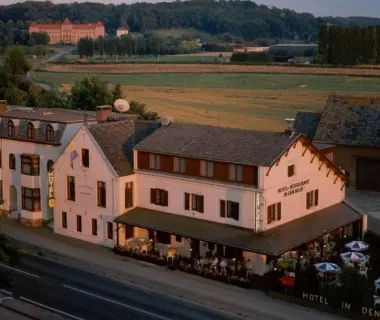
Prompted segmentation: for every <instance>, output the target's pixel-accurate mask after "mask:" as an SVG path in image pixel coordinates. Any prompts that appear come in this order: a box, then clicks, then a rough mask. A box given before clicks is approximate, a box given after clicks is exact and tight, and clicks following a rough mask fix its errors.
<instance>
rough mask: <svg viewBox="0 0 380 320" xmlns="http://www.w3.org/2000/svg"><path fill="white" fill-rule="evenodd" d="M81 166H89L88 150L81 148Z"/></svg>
mask: <svg viewBox="0 0 380 320" xmlns="http://www.w3.org/2000/svg"><path fill="white" fill-rule="evenodd" d="M82 167H84V168H89V167H90V150H88V149H82Z"/></svg>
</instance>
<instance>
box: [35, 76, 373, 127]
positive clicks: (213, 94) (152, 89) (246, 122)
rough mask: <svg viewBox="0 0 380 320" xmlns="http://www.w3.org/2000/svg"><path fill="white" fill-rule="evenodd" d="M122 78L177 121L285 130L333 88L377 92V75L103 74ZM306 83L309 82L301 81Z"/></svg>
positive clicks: (62, 79) (49, 79)
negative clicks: (287, 121) (299, 113)
mask: <svg viewBox="0 0 380 320" xmlns="http://www.w3.org/2000/svg"><path fill="white" fill-rule="evenodd" d="M83 76H84V74H76V73H70V74H68V73H62V74H59V73H45V72H42V73H41V72H38V73H37V77H38V79H39V80H40V81H44V82H46V83H50V84H52V83H53V84H56V85H61V84H64V85H63V86H62V88H64V89H69V87H70V86H71V83H73V82H74V81H75V80H79V79H81V78H82V77H83ZM101 76H102V78H103V79H104V80H107V81H109V82H110V83H122V84H123V89H124V90H125V94H126V98H127V99H128V100H132V99H136V100H140V101H142V102H144V103H146V104H147V105H148V108H149V110H152V111H157V112H158V113H159V114H160V115H171V116H173V117H174V118H175V119H177V120H179V121H190V122H196V123H202V124H212V125H218V123H219V125H222V126H231V127H243V128H251V129H257V130H282V129H283V128H284V119H285V118H286V117H289V116H294V115H295V113H296V111H297V110H298V111H302V110H303V111H321V110H322V109H323V107H324V105H325V103H326V100H327V97H328V95H329V94H330V93H331V92H337V93H341V94H342V93H350V94H353V93H355V94H358V95H376V93H378V92H379V88H380V79H378V78H359V77H347V76H316V75H313V76H311V75H301V76H299V75H261V74H149V75H143V74H138V75H132V74H129V75H112V74H111V75H109V74H103V75H101ZM302 85H306V86H307V87H302V88H301V86H302Z"/></svg>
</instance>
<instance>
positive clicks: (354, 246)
mask: <svg viewBox="0 0 380 320" xmlns="http://www.w3.org/2000/svg"><path fill="white" fill-rule="evenodd" d="M345 247H346V248H348V249H350V250H351V251H364V250H367V249H368V244H366V243H365V242H363V241H351V242H349V243H346V244H345Z"/></svg>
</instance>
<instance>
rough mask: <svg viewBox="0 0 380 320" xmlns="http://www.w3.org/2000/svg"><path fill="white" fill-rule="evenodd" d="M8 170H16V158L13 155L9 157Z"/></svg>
mask: <svg viewBox="0 0 380 320" xmlns="http://www.w3.org/2000/svg"><path fill="white" fill-rule="evenodd" d="M9 169H11V170H16V158H15V155H14V154H13V153H11V154H10V155H9Z"/></svg>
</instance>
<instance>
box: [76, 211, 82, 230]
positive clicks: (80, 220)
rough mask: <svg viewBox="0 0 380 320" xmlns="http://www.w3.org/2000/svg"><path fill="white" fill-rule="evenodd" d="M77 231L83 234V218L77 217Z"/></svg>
mask: <svg viewBox="0 0 380 320" xmlns="http://www.w3.org/2000/svg"><path fill="white" fill-rule="evenodd" d="M77 231H78V232H82V216H80V215H79V214H78V215H77Z"/></svg>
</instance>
